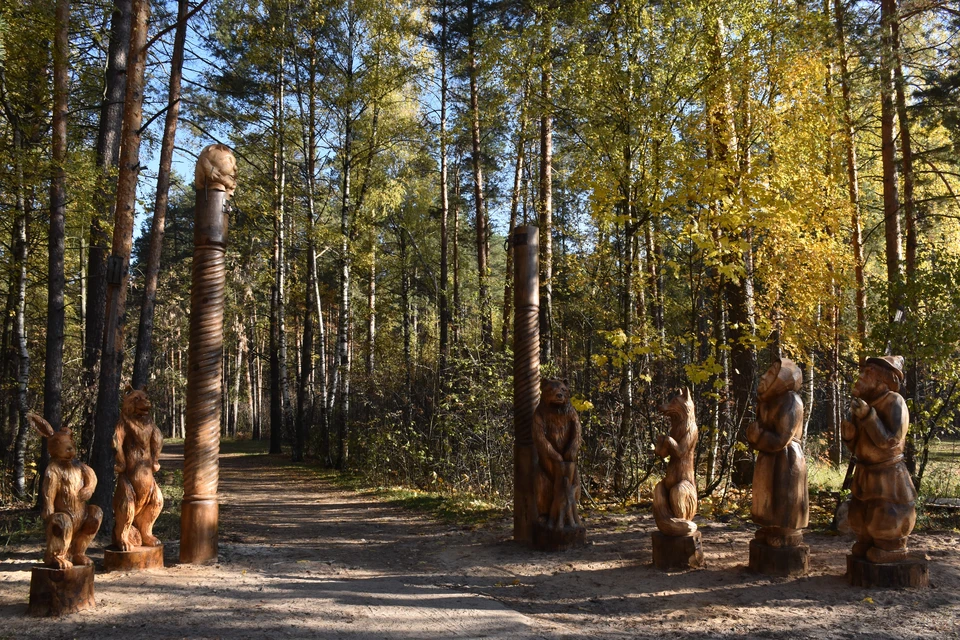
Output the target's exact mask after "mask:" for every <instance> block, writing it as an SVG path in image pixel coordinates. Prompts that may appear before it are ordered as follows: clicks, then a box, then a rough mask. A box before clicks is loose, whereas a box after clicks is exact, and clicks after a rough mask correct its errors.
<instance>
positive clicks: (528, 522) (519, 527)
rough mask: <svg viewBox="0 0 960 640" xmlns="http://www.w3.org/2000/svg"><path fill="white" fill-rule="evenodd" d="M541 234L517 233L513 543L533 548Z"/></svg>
mask: <svg viewBox="0 0 960 640" xmlns="http://www.w3.org/2000/svg"><path fill="white" fill-rule="evenodd" d="M538 237H539V229H538V228H537V227H535V226H533V225H530V226H523V227H516V228H515V229H514V231H513V234H511V236H510V242H512V243H513V259H514V270H513V272H514V274H515V275H514V286H513V308H514V323H513V437H514V442H513V539H514V540H516V541H517V542H524V543H529V542H531V540H532V538H533V525H534V523H535V522H536V520H537V497H536V492H535V488H534V468H533V466H534V465H533V451H534V449H533V414H534V411H536V409H537V403H538V402H539V401H540V260H539V256H538V254H539V250H540V246H539V240H538Z"/></svg>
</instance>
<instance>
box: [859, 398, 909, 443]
mask: <svg viewBox="0 0 960 640" xmlns="http://www.w3.org/2000/svg"><path fill="white" fill-rule="evenodd" d="M886 413H887V415H886V416H884V417H885V418H886V419H887V420H888V421H889V424H887V423H885V422H884V420H883V419H882V418H881V417H880V416H879V415H878V414H877V410H876V409H875V408H874V407H870V412H869V413H867V416H866V417H865V418H861V419H860V429H861V430H862V431H863V433H865V434H866V435H867V437H868V438H870V440H871V441H872V442H873V444H875V445H876V446H878V447H893V446H896V445H897V444H898V443H899V442H900V440H902V439H903V435H904V432H905V431H906V429H907V423H908V419H907V407H906V403H905V402H904V401H903V398H901V397H900V396H899V395H897V396H895V397H894V399H893V400H892V401H891V402H890V403H889V411H888V412H886Z"/></svg>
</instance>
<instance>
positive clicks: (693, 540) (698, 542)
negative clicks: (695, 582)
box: [651, 531, 703, 571]
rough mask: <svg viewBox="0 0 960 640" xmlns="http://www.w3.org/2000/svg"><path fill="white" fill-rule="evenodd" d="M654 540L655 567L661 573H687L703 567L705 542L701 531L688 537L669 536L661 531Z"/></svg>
mask: <svg viewBox="0 0 960 640" xmlns="http://www.w3.org/2000/svg"><path fill="white" fill-rule="evenodd" d="M651 537H652V538H653V566H655V567H656V568H657V569H660V570H661V571H685V570H686V569H698V568H700V567H702V566H703V542H702V538H701V536H700V532H699V531H694V532H693V533H692V534H690V535H688V536H667V535H664V534H662V533H661V532H659V531H654V532H653V533H652V534H651Z"/></svg>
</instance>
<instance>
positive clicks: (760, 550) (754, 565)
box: [749, 539, 810, 576]
mask: <svg viewBox="0 0 960 640" xmlns="http://www.w3.org/2000/svg"><path fill="white" fill-rule="evenodd" d="M749 569H750V571H753V572H754V573H763V574H765V575H768V576H805V575H807V573H808V572H809V571H810V547H808V546H807V545H805V544H798V545H794V546H789V547H771V546H770V545H768V544H764V543H763V542H760V541H759V540H756V539H754V540H751V541H750V564H749Z"/></svg>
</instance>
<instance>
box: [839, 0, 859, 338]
mask: <svg viewBox="0 0 960 640" xmlns="http://www.w3.org/2000/svg"><path fill="white" fill-rule="evenodd" d="M833 8H834V21H835V27H836V32H837V48H838V51H837V54H838V56H837V57H838V58H839V61H840V95H841V98H842V101H843V125H844V146H845V147H846V164H847V193H848V195H849V199H850V204H851V205H852V207H851V208H852V212H851V220H850V228H851V233H850V244H851V245H852V247H853V262H854V277H855V280H856V295H855V300H856V302H855V306H856V309H857V337H858V338H859V339H860V349H862V348H863V345H864V344H865V342H866V338H867V289H866V284H865V281H864V275H863V267H864V259H863V235H862V231H861V223H860V176H859V174H858V169H857V141H856V130H855V128H854V122H853V108H852V106H851V101H850V73H849V71H848V69H847V52H846V46H847V45H846V35H845V33H844V28H843V22H844V5H843V0H834V3H833Z"/></svg>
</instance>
